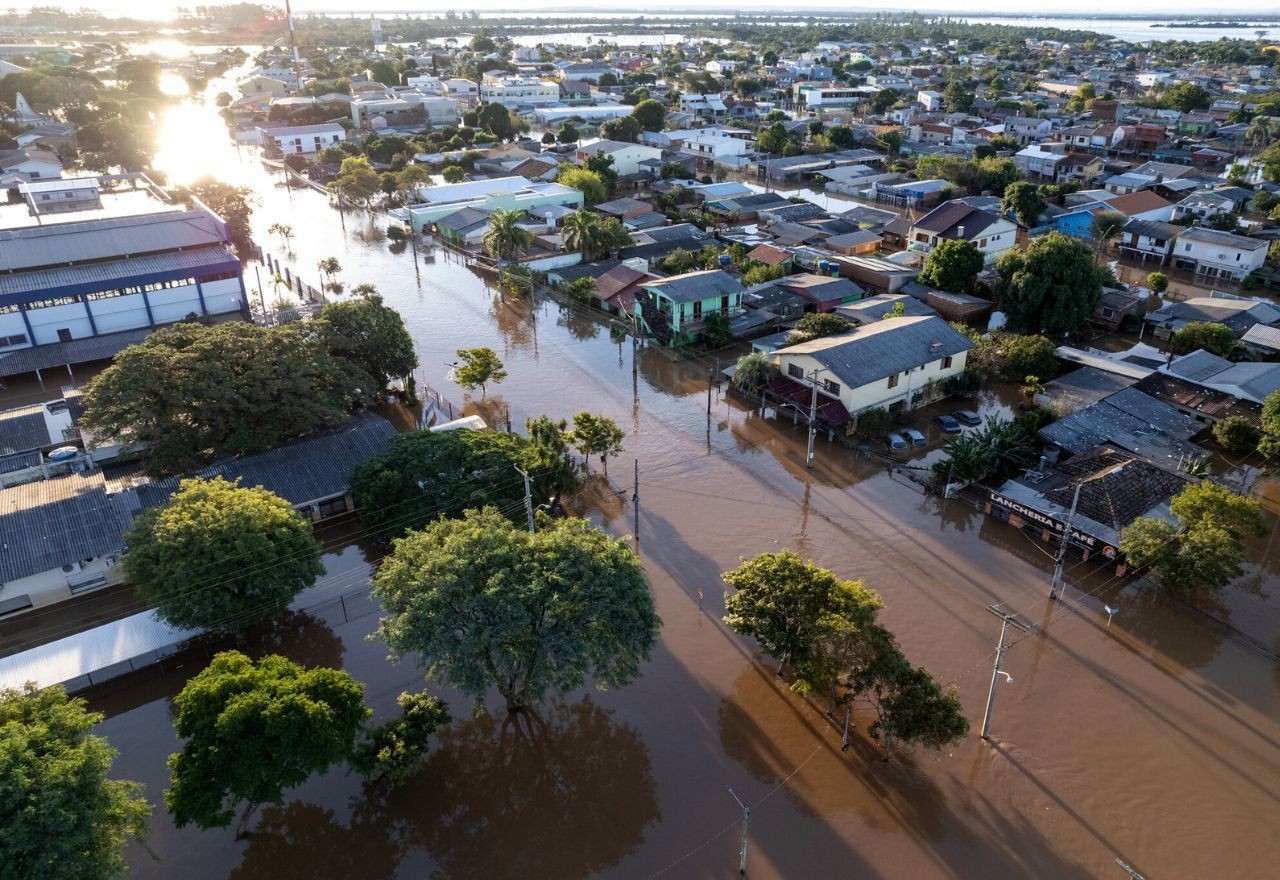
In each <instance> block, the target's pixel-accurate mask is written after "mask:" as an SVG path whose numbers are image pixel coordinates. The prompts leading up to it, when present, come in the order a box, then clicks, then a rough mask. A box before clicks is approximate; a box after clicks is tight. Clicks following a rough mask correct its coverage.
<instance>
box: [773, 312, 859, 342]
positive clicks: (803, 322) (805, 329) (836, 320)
mask: <svg viewBox="0 0 1280 880" xmlns="http://www.w3.org/2000/svg"><path fill="white" fill-rule="evenodd" d="M851 326H852V325H851V324H850V323H849V322H848V321H846V320H845V319H844V318H842V317H840V316H839V315H833V314H830V313H827V312H816V313H814V314H812V315H805V316H804V317H803V318H801V319H800V320H799V321H796V326H795V329H794V330H792V331H791V332H790V333H789V334H788V335H787V345H795V344H796V343H799V342H808V341H810V340H812V339H821V338H822V337H824V336H834V335H835V334H837V333H843V332H844V331H846V330H848V329H849V328H850V327H851Z"/></svg>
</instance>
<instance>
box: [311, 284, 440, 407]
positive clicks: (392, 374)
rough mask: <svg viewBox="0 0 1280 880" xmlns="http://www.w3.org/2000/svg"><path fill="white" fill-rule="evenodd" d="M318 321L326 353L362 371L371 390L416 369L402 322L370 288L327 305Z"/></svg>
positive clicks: (410, 344) (409, 339)
mask: <svg viewBox="0 0 1280 880" xmlns="http://www.w3.org/2000/svg"><path fill="white" fill-rule="evenodd" d="M354 292H355V291H353V293H354ZM320 320H321V321H322V322H323V325H324V327H325V328H326V330H327V333H326V338H327V340H328V345H329V350H330V351H332V352H333V353H334V354H336V355H338V356H339V357H342V358H345V359H346V360H348V361H350V362H351V363H353V364H355V365H356V366H358V367H360V368H361V369H362V370H364V372H365V373H367V374H368V376H369V383H368V384H369V386H370V388H371V390H372V389H382V388H386V387H387V382H388V381H390V380H391V379H393V378H403V377H405V376H408V375H409V374H411V373H412V372H413V371H414V369H416V368H417V366H418V353H417V352H416V351H415V350H414V347H413V337H412V336H410V335H409V331H408V329H407V328H406V327H405V326H404V318H402V317H400V313H399V312H398V311H396V310H395V309H393V308H391V307H390V306H388V305H386V304H384V303H383V300H382V297H381V296H380V295H378V294H377V293H376V292H373V290H372V288H370V290H369V291H368V292H362V294H361V295H360V296H359V297H357V298H356V299H351V300H347V301H346V302H337V303H329V304H328V305H326V306H325V307H324V309H323V310H322V311H321V312H320Z"/></svg>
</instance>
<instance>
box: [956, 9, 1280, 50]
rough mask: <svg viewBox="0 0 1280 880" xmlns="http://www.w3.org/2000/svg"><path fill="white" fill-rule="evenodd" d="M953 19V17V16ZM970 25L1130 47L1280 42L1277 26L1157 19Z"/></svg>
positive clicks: (1005, 21)
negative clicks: (1082, 36) (1076, 33)
mask: <svg viewBox="0 0 1280 880" xmlns="http://www.w3.org/2000/svg"><path fill="white" fill-rule="evenodd" d="M953 17H954V16H953ZM964 19H965V21H969V22H972V23H973V24H1007V25H1009V26H1011V27H1053V28H1062V29H1063V30H1081V31H1094V32H1095V33H1099V34H1107V35H1108V36H1112V37H1119V38H1120V39H1122V40H1127V41H1129V42H1130V43H1144V42H1151V41H1155V40H1189V41H1192V42H1196V43H1211V42H1213V41H1214V40H1220V39H1222V38H1223V37H1226V38H1227V39H1235V40H1252V39H1254V38H1255V36H1256V34H1255V32H1256V31H1259V30H1262V31H1266V32H1267V36H1268V37H1270V38H1271V39H1272V40H1277V39H1280V24H1268V23H1262V24H1259V25H1258V26H1257V27H1256V28H1255V27H1239V28H1234V27H1203V28H1200V27H1178V26H1175V27H1152V25H1153V24H1163V23H1164V20H1162V19H1158V18H1149V19H1142V18H969V17H964Z"/></svg>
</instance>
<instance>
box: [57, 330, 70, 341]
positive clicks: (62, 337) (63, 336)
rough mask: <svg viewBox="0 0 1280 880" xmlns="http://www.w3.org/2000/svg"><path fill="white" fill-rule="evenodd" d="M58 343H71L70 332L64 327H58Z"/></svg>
mask: <svg viewBox="0 0 1280 880" xmlns="http://www.w3.org/2000/svg"><path fill="white" fill-rule="evenodd" d="M58 341H59V342H70V341H71V331H70V330H68V329H67V328H66V327H59V328H58Z"/></svg>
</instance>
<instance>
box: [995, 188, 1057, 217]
mask: <svg viewBox="0 0 1280 880" xmlns="http://www.w3.org/2000/svg"><path fill="white" fill-rule="evenodd" d="M1046 207H1048V202H1046V201H1045V198H1044V196H1043V195H1042V194H1041V192H1040V188H1039V187H1037V186H1036V185H1035V184H1034V183H1027V182H1026V181H1025V180H1020V181H1018V182H1016V183H1011V184H1009V185H1008V186H1007V187H1005V190H1004V197H1003V198H1002V199H1001V200H1000V210H1002V211H1003V212H1004V213H1005V214H1006V215H1011V216H1013V217H1015V218H1016V219H1017V221H1018V222H1019V223H1021V224H1022V225H1023V226H1028V227H1030V226H1035V225H1036V221H1037V220H1039V219H1040V215H1041V214H1043V213H1044V209H1045V208H1046Z"/></svg>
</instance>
